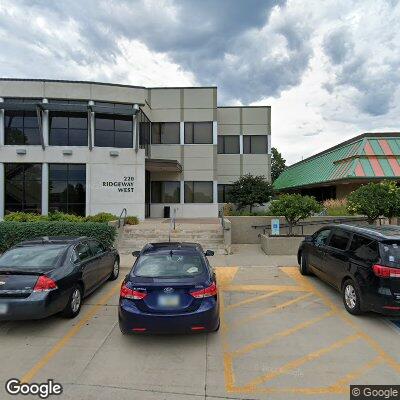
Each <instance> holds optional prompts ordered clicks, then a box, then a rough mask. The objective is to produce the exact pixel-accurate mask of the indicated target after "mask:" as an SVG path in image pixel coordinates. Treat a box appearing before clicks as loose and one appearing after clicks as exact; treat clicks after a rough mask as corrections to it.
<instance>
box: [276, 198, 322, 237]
mask: <svg viewBox="0 0 400 400" xmlns="http://www.w3.org/2000/svg"><path fill="white" fill-rule="evenodd" d="M322 208H323V207H322V205H321V204H319V203H318V202H317V200H315V198H314V197H312V196H302V195H301V194H282V195H281V196H279V198H278V199H277V200H275V201H273V202H272V204H271V206H270V208H269V211H270V214H271V215H276V216H284V217H285V219H286V222H287V223H288V225H289V235H292V234H293V227H294V226H295V225H296V224H297V223H298V222H299V221H301V220H303V219H306V218H308V217H310V216H311V215H312V214H313V213H317V212H320V211H322Z"/></svg>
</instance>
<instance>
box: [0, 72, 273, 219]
mask: <svg viewBox="0 0 400 400" xmlns="http://www.w3.org/2000/svg"><path fill="white" fill-rule="evenodd" d="M270 135H271V109H270V107H218V105H217V88H216V87H190V88H187V87H183V88H145V87H137V86H128V85H115V84H105V83H96V82H76V81H54V80H29V79H1V80H0V216H3V215H4V213H7V212H11V211H15V210H26V211H35V212H41V213H43V214H47V213H48V212H51V211H54V210H61V211H65V212H74V213H77V214H84V215H85V214H86V215H90V214H95V213H97V212H100V211H107V212H112V213H114V214H119V213H120V212H121V210H122V209H123V208H126V209H127V212H128V214H130V215H137V216H139V218H141V219H143V218H145V217H162V216H164V215H168V211H169V212H171V213H176V215H177V216H178V217H205V216H217V215H218V206H219V204H221V203H223V202H225V201H226V195H227V193H228V191H229V185H230V184H231V183H232V182H233V181H235V180H236V179H237V178H238V177H240V176H241V175H243V174H246V173H251V174H258V175H265V176H266V177H267V178H268V179H270V165H271V156H270V153H271V151H270V148H271V140H270V137H271V136H270Z"/></svg>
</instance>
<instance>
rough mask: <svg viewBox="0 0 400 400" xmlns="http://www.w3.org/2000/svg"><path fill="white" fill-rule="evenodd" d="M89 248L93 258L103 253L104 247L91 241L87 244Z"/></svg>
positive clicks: (95, 241)
mask: <svg viewBox="0 0 400 400" xmlns="http://www.w3.org/2000/svg"><path fill="white" fill-rule="evenodd" d="M89 246H90V250H91V251H92V254H93V255H94V256H95V255H97V254H100V253H103V252H104V246H103V245H102V244H101V243H99V242H98V241H97V240H91V241H90V242H89Z"/></svg>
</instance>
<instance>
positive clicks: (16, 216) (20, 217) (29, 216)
mask: <svg viewBox="0 0 400 400" xmlns="http://www.w3.org/2000/svg"><path fill="white" fill-rule="evenodd" d="M45 219H46V216H44V215H40V214H34V213H25V212H21V211H16V212H12V213H9V214H6V215H5V216H4V221H14V222H37V221H44V220H45Z"/></svg>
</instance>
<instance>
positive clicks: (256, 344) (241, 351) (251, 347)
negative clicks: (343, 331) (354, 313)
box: [232, 311, 336, 358]
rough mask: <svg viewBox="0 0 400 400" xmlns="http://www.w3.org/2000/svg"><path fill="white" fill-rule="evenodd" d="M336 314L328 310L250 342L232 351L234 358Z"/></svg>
mask: <svg viewBox="0 0 400 400" xmlns="http://www.w3.org/2000/svg"><path fill="white" fill-rule="evenodd" d="M334 314H336V313H335V312H334V311H328V312H326V313H325V314H322V315H320V316H318V317H316V318H312V319H310V320H308V321H305V322H301V323H300V324H297V325H295V326H293V327H291V328H289V329H286V330H284V331H282V332H277V333H275V334H273V335H271V336H269V337H267V338H265V339H263V340H260V341H258V342H254V343H250V344H248V345H246V346H243V347H241V348H240V349H237V350H235V351H233V352H232V357H233V358H235V357H240V356H242V355H243V354H246V353H249V352H250V351H253V350H256V349H259V348H262V347H265V346H267V345H268V344H270V343H271V342H273V341H274V340H276V339H280V338H282V337H285V336H289V335H292V334H293V333H295V332H297V331H299V330H301V329H305V328H308V327H310V326H311V325H313V324H315V323H317V322H319V321H322V320H323V319H325V318H328V317H330V316H332V315H334Z"/></svg>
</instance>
